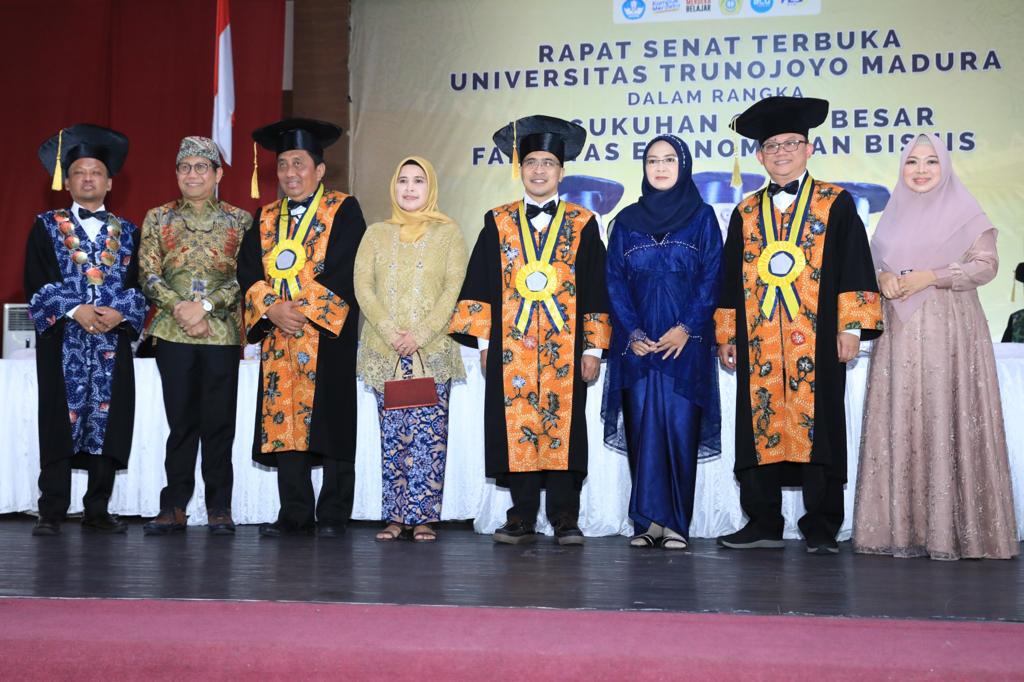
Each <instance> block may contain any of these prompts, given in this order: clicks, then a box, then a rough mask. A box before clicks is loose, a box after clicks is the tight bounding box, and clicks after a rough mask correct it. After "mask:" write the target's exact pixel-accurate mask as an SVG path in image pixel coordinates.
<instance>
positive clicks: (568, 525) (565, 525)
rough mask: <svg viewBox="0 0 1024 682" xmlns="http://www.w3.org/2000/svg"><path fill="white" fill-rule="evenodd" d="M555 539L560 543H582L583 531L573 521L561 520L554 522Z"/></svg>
mask: <svg viewBox="0 0 1024 682" xmlns="http://www.w3.org/2000/svg"><path fill="white" fill-rule="evenodd" d="M555 541H556V542H558V544H560V545H582V544H583V531H581V530H580V527H579V526H578V525H577V524H576V522H575V521H561V522H559V523H556V524H555Z"/></svg>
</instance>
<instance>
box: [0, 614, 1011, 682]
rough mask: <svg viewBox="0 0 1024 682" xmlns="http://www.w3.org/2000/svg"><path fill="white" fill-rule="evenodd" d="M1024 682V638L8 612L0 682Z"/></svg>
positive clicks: (400, 618)
mask: <svg viewBox="0 0 1024 682" xmlns="http://www.w3.org/2000/svg"><path fill="white" fill-rule="evenodd" d="M182 678H202V679H239V678H251V679H256V678H259V679H261V680H265V679H286V678H287V679H291V680H295V679H309V678H332V679H342V678H347V679H368V678H388V679H391V680H404V679H421V680H423V679H427V680H433V679H486V680H488V682H495V681H497V680H506V679H508V680H512V679H515V680H522V679H524V678H525V679H531V680H533V679H551V678H556V679H579V680H601V679H630V680H636V679H680V678H703V679H744V680H755V679H787V680H799V679H807V680H811V679H814V680H820V679H823V678H827V679H851V680H852V679H857V680H863V679H899V680H906V679H941V680H950V679H970V680H982V679H1024V625H1019V624H1012V623H978V622H949V621H906V620H869V619H839V618H818V617H792V616H779V617H774V616H735V615H719V614H679V613H654V612H605V611H553V610H539V609H492V608H448V607H415V606H378V605H369V606H367V605H347V604H306V603H273V602H208V601H206V602H198V601H197V602H184V601H115V600H46V599H0V679H4V680H26V679H47V680H54V679H75V680H110V679H146V680H154V679H182Z"/></svg>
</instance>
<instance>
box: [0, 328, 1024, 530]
mask: <svg viewBox="0 0 1024 682" xmlns="http://www.w3.org/2000/svg"><path fill="white" fill-rule="evenodd" d="M995 351H996V362H997V367H998V372H999V386H1000V390H1001V393H1002V399H1003V414H1004V417H1005V421H1006V437H1007V443H1008V444H1009V450H1010V471H1011V476H1012V478H1013V490H1014V497H1015V510H1016V514H1017V526H1018V529H1019V530H1020V532H1021V534H1022V536H1024V419H1022V418H1021V414H1022V410H1021V405H1024V345H1021V344H996V345H995ZM464 359H465V361H466V368H467V370H468V375H469V376H468V379H467V380H466V382H465V383H459V384H456V385H455V386H454V387H453V388H452V393H451V418H450V421H449V436H448V466H447V471H446V474H445V485H444V504H443V508H442V514H441V516H442V518H443V519H446V520H447V519H475V522H474V526H475V528H476V530H477V531H478V532H482V533H489V532H491V531H493V530H494V529H495V528H496V527H498V526H499V525H501V524H502V523H504V520H505V510H506V509H507V508H508V507H509V506H511V498H510V497H509V493H508V491H507V490H506V489H503V488H498V487H496V486H495V485H494V482H493V481H492V480H490V479H488V478H486V477H485V475H484V453H483V442H484V438H483V436H484V425H483V417H482V414H483V403H484V382H483V378H482V376H481V374H480V366H479V360H478V357H477V354H476V353H475V352H469V353H468V354H466V355H464ZM867 369H868V360H867V358H865V357H861V358H859V359H858V360H857V361H856V362H855V363H852V364H851V366H850V368H849V369H848V371H847V388H846V398H847V400H846V404H847V408H846V417H847V425H848V426H847V440H848V447H849V453H850V456H849V480H850V483H849V484H848V485H847V488H846V522H845V523H844V525H843V530H842V532H841V535H840V537H841V539H846V538H848V537H849V535H850V525H851V521H852V518H853V501H854V500H853V497H854V496H853V490H854V487H855V481H856V480H857V453H858V449H859V443H860V433H861V416H862V414H863V404H864V396H865V388H866V387H865V384H866V381H867ZM720 380H721V381H720V383H721V398H722V455H721V457H718V458H716V459H714V460H710V461H707V462H702V463H701V464H700V466H699V467H698V473H697V494H696V503H695V505H694V518H693V523H692V525H691V527H690V532H691V535H693V536H694V537H715V536H717V535H721V534H723V533H727V532H731V531H733V530H735V529H737V528H739V527H740V526H741V525H742V524H743V514H742V511H741V510H740V506H739V488H738V487H737V485H736V481H735V478H734V477H733V471H732V467H733V462H734V458H735V452H734V447H733V428H734V419H733V416H734V409H733V405H734V401H735V399H736V382H735V378H734V377H733V376H732V375H731V374H728V373H726V372H724V371H721V372H720ZM135 381H136V391H137V397H136V413H135V437H134V441H133V447H132V455H131V461H130V463H129V466H128V469H127V470H126V471H123V472H120V473H119V474H118V476H117V482H116V484H115V486H114V495H113V498H112V499H111V504H110V509H111V511H112V512H115V513H117V514H122V515H130V516H135V515H137V516H155V515H156V514H157V512H158V511H159V506H160V489H161V488H162V487H163V485H164V482H165V475H164V468H163V459H164V442H165V440H166V438H167V433H168V427H167V422H166V419H165V417H164V408H163V399H162V395H161V391H160V375H159V373H158V372H157V368H156V363H155V362H154V361H153V360H148V359H137V360H135ZM601 381H603V377H602V379H601ZM258 384H259V365H258V363H256V362H248V361H247V362H243V363H242V366H241V372H240V374H239V391H238V398H239V399H238V409H237V414H236V433H235V444H234V449H233V454H232V459H233V461H234V468H235V486H234V503H233V505H232V513H233V514H234V518H235V521H236V522H238V523H260V522H264V521H273V520H274V519H275V517H276V513H277V508H278V498H277V482H276V477H275V473H274V470H272V469H266V468H264V467H261V466H259V465H257V464H255V463H253V461H252V459H251V457H250V452H251V445H252V435H253V428H254V425H255V410H256V402H255V401H256V391H257V386H258ZM357 395H358V410H359V428H358V448H357V454H356V491H355V505H354V508H353V514H352V515H353V518H355V519H365V520H370V519H379V518H380V510H381V460H380V440H379V439H380V433H379V428H378V424H377V406H376V402H375V400H374V398H373V395H372V394H371V393H370V392H369V391H368V390H365V389H364V388H363V387H362V386H361V385H360V387H359V389H358V391H357ZM37 396H38V392H37V389H36V375H35V363H34V361H33V360H31V359H25V360H0V401H2V402H0V443H3V444H4V448H3V451H2V453H0V513H11V512H34V511H35V510H36V503H37V498H38V494H39V491H38V488H37V486H36V479H37V477H38V475H39V454H38V448H39V440H38V434H37V426H36V424H37V418H36V405H37V399H38V398H37ZM600 403H601V386H600V381H599V382H598V383H597V384H596V385H595V386H592V387H591V388H590V392H589V395H588V400H587V421H588V426H587V429H588V435H589V440H590V474H589V476H588V478H587V480H586V483H585V485H584V486H583V497H582V501H581V514H580V527H581V528H582V529H583V530H584V532H585V533H586V534H587V535H616V534H629V533H630V532H631V526H630V522H629V518H628V516H627V513H626V512H627V506H628V503H629V488H630V480H629V467H628V465H627V462H626V458H625V457H624V456H623V455H621V454H619V453H617V452H615V451H613V450H609V449H607V448H605V447H604V442H603V439H602V432H603V425H602V423H601V419H600V410H601V405H600ZM1014 406H1016V407H1014ZM314 480H315V483H316V485H317V486H319V471H317V472H316V473H315V474H314ZM85 484H86V475H85V473H84V472H76V473H75V474H74V475H73V480H72V502H71V511H72V512H78V511H81V509H82V503H81V498H82V495H83V494H84V492H85ZM541 509H543V505H542V506H541ZM783 511H784V513H785V516H786V537H788V538H796V537H799V533H798V531H797V528H796V519H797V518H799V516H800V515H801V514H802V513H803V504H802V502H801V498H800V491H799V490H798V489H794V490H789V489H787V490H786V491H784V493H783ZM187 512H188V514H189V523H190V524H204V523H206V509H205V506H204V503H203V483H202V475H201V472H200V471H199V468H198V466H197V470H196V493H195V496H194V497H193V499H192V502H191V503H190V504H189V506H188V510H187ZM538 527H539V528H541V529H543V530H545V531H549V530H550V528H549V527H548V526H547V524H546V523H545V522H544V520H543V519H539V523H538Z"/></svg>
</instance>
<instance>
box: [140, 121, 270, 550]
mask: <svg viewBox="0 0 1024 682" xmlns="http://www.w3.org/2000/svg"><path fill="white" fill-rule="evenodd" d="M174 170H175V177H176V178H177V180H178V188H179V189H180V190H181V198H179V199H176V200H174V201H170V202H168V203H166V204H163V205H162V206H157V207H156V208H154V209H151V210H150V211H149V212H148V213H146V219H145V220H143V221H142V238H141V246H140V248H139V271H140V274H141V277H140V279H141V283H142V290H143V292H144V293H145V294H146V296H147V297H148V298H149V300H151V301H152V302H153V304H154V305H155V306H156V308H157V312H156V315H155V316H154V317H153V320H152V322H151V323H150V325H149V336H150V337H152V338H153V339H154V341H155V351H156V365H157V368H158V369H159V370H160V383H161V386H162V388H163V396H164V411H165V413H166V415H167V424H168V426H170V434H168V436H167V447H166V454H165V457H164V471H165V472H166V473H167V485H165V486H164V488H163V490H161V491H160V514H159V515H158V516H157V517H156V518H155V519H153V520H151V521H149V522H148V523H146V524H145V525H144V526H143V527H142V532H143V533H145V534H146V535H168V534H170V533H175V532H181V531H184V530H185V525H186V522H187V521H186V518H185V508H186V507H187V506H188V502H189V500H190V499H191V498H192V492H193V490H194V489H195V483H196V457H197V455H198V452H199V444H200V441H201V442H202V445H203V464H202V472H203V482H204V483H205V485H206V489H205V497H206V519H207V526H208V528H209V530H210V532H211V533H212V534H214V535H233V534H234V532H235V524H234V521H233V520H232V518H231V489H232V483H233V481H234V472H233V470H232V466H231V448H232V445H233V444H234V441H235V403H236V402H237V398H238V360H239V357H240V356H241V331H240V328H241V324H240V317H241V309H242V306H241V295H240V294H239V291H238V278H237V276H236V268H237V259H238V249H239V247H240V246H241V242H242V235H244V234H245V231H246V230H247V229H249V227H250V226H251V225H252V215H251V214H250V213H248V212H247V211H243V210H242V209H240V208H238V207H236V206H232V205H231V204H229V203H227V202H226V201H220V200H219V199H217V196H216V191H217V185H218V184H219V183H220V179H221V177H222V176H223V174H224V169H223V168H222V167H221V158H220V150H219V149H218V148H217V144H216V143H215V142H214V141H213V140H211V139H210V138H208V137H200V136H197V135H189V136H188V137H186V138H184V139H183V140H182V141H181V145H180V146H179V148H178V155H177V157H176V158H175V161H174Z"/></svg>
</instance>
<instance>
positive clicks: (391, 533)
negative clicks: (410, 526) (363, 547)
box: [375, 523, 405, 542]
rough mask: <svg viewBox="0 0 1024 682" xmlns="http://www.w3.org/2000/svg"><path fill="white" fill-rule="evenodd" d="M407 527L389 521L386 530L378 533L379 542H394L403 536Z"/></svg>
mask: <svg viewBox="0 0 1024 682" xmlns="http://www.w3.org/2000/svg"><path fill="white" fill-rule="evenodd" d="M404 532H405V529H404V528H402V527H401V526H400V525H398V524H397V523H389V524H388V525H386V526H385V527H384V530H382V531H380V532H378V533H377V536H376V538H375V539H376V540H377V542H394V541H395V540H397V539H398V538H400V537H402V533H404Z"/></svg>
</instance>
